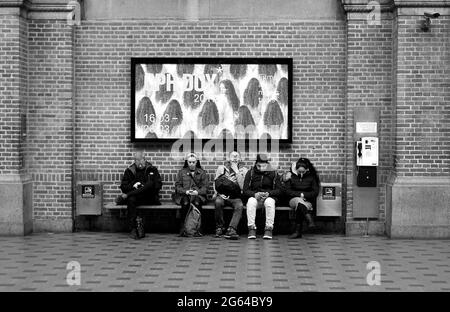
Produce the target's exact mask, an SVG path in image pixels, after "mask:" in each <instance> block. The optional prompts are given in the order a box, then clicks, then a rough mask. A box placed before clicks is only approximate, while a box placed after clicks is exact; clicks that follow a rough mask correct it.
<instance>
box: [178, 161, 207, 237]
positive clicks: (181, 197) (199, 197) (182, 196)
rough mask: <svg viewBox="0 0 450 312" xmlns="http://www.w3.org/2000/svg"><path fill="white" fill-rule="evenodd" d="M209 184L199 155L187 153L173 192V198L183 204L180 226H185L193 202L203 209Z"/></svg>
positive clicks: (199, 208)
mask: <svg viewBox="0 0 450 312" xmlns="http://www.w3.org/2000/svg"><path fill="white" fill-rule="evenodd" d="M208 184H209V180H208V175H207V174H206V171H205V170H203V169H202V167H201V165H200V161H199V159H198V156H197V155H196V154H194V153H189V154H187V155H186V158H185V161H184V165H183V168H182V169H181V170H180V171H179V172H178V175H177V180H176V182H175V192H174V194H173V200H174V201H175V203H176V204H177V205H180V206H181V209H180V218H179V220H180V223H181V226H180V228H182V227H183V222H184V219H185V218H186V214H187V212H188V210H189V207H190V205H191V204H193V205H194V206H195V207H196V208H197V209H198V210H200V212H201V211H202V205H204V204H205V203H206V193H207V190H208Z"/></svg>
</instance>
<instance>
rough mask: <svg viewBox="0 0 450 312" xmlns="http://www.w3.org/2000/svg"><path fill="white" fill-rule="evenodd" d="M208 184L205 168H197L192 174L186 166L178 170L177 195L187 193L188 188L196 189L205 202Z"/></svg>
mask: <svg viewBox="0 0 450 312" xmlns="http://www.w3.org/2000/svg"><path fill="white" fill-rule="evenodd" d="M208 184H209V180H208V175H207V174H206V171H205V170H203V169H202V168H195V171H194V175H193V176H192V175H191V172H190V170H189V168H187V167H186V168H183V169H181V170H180V171H179V172H178V175H177V181H176V182H175V195H176V196H180V195H183V194H186V191H187V190H194V191H197V192H198V196H199V197H200V198H201V200H202V201H203V203H205V202H206V193H207V191H208ZM175 201H177V200H175Z"/></svg>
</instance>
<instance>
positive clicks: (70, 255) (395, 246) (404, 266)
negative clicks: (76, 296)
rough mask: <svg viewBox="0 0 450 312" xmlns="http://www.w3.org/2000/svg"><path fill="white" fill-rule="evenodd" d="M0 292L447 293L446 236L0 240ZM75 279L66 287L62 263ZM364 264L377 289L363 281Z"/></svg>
mask: <svg viewBox="0 0 450 312" xmlns="http://www.w3.org/2000/svg"><path fill="white" fill-rule="evenodd" d="M2 243H4V244H2V249H1V250H0V291H24V292H31V291H77V292H78V291H136V292H139V291H161V290H162V291H194V292H202V291H220V292H227V291H283V292H290V291H295V292H297V291H333V292H334V291H449V290H450V265H449V263H450V247H449V244H448V241H446V240H389V239H387V238H384V237H369V238H361V237H345V236H330V235H308V236H306V235H305V237H304V238H303V239H300V240H296V241H292V240H289V239H287V237H286V236H276V237H275V239H274V240H272V241H264V240H262V239H258V240H256V241H249V240H247V239H246V238H245V237H241V239H240V240H238V241H228V240H225V239H217V238H214V237H212V236H205V237H203V238H201V239H188V238H186V239H185V238H180V237H177V236H174V235H171V234H148V235H147V236H146V238H144V239H142V240H139V241H132V240H130V239H129V238H128V236H127V235H126V234H124V233H92V232H86V233H64V234H53V235H47V234H33V235H30V236H26V237H11V238H9V237H8V238H2ZM74 260H75V261H78V262H79V263H80V265H81V285H80V286H69V285H68V284H67V283H66V276H67V274H68V272H69V271H68V270H67V267H66V266H67V263H68V262H69V261H74ZM369 261H378V262H379V263H380V266H381V271H382V275H381V286H369V285H368V284H367V282H366V276H367V273H368V270H367V269H366V265H367V263H368V262H369Z"/></svg>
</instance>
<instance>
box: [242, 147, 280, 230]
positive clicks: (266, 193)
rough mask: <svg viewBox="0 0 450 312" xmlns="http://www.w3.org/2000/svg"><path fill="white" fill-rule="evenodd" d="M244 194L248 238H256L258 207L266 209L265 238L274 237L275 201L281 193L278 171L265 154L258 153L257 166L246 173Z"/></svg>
mask: <svg viewBox="0 0 450 312" xmlns="http://www.w3.org/2000/svg"><path fill="white" fill-rule="evenodd" d="M243 194H244V196H246V197H247V198H248V201H247V220H248V238H249V239H255V238H256V225H255V219H256V209H257V208H261V207H264V208H265V210H266V226H265V229H264V237H263V238H264V239H272V231H273V224H274V222H275V203H276V200H277V197H278V196H280V195H281V189H280V185H279V183H278V179H277V173H276V171H275V170H274V169H273V168H272V167H271V166H270V164H269V161H268V159H267V157H266V156H265V155H258V156H257V158H256V163H255V166H254V167H253V168H252V169H250V170H249V171H248V172H247V174H246V175H245V181H244V189H243Z"/></svg>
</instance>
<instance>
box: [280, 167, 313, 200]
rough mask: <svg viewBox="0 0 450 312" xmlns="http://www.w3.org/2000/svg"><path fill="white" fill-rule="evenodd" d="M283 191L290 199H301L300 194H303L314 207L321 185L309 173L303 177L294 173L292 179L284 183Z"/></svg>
mask: <svg viewBox="0 0 450 312" xmlns="http://www.w3.org/2000/svg"><path fill="white" fill-rule="evenodd" d="M283 191H284V193H285V194H286V196H287V197H288V198H289V199H291V198H293V197H300V194H301V193H303V195H304V196H305V199H306V200H307V201H309V202H310V203H312V204H313V205H314V203H315V202H316V198H317V196H318V195H319V183H318V181H317V180H316V178H315V176H314V175H313V174H311V173H309V172H307V173H305V174H304V175H303V177H301V176H300V175H297V174H294V173H292V174H291V178H290V179H289V180H287V181H286V182H285V183H284V190H283Z"/></svg>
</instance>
